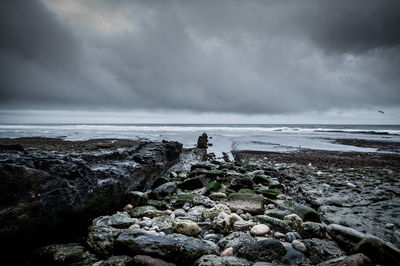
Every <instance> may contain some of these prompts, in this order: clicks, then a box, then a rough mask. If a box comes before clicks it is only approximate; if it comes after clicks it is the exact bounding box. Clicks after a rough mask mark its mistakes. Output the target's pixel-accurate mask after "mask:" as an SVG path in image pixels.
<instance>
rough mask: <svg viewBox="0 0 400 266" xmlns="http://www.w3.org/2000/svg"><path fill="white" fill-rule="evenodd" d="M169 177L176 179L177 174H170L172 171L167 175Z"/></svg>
mask: <svg viewBox="0 0 400 266" xmlns="http://www.w3.org/2000/svg"><path fill="white" fill-rule="evenodd" d="M169 177H170V178H177V177H178V174H177V173H176V172H172V171H171V172H170V173H169Z"/></svg>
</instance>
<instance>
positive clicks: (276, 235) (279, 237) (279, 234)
mask: <svg viewBox="0 0 400 266" xmlns="http://www.w3.org/2000/svg"><path fill="white" fill-rule="evenodd" d="M274 237H275V238H277V239H281V238H284V237H285V235H284V234H282V233H281V232H275V233H274Z"/></svg>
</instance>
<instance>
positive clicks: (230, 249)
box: [220, 247, 233, 257]
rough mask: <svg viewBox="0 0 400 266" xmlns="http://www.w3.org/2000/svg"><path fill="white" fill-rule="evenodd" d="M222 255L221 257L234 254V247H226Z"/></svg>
mask: <svg viewBox="0 0 400 266" xmlns="http://www.w3.org/2000/svg"><path fill="white" fill-rule="evenodd" d="M220 256H221V257H225V256H233V247H229V248H227V249H225V250H224V251H222V252H221V254H220Z"/></svg>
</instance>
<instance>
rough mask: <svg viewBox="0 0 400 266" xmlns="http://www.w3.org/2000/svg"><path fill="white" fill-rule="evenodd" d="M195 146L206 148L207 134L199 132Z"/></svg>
mask: <svg viewBox="0 0 400 266" xmlns="http://www.w3.org/2000/svg"><path fill="white" fill-rule="evenodd" d="M197 148H199V149H207V148H208V136H207V134H206V133H203V134H201V136H199V138H198V140H197Z"/></svg>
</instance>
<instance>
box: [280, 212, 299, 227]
mask: <svg viewBox="0 0 400 266" xmlns="http://www.w3.org/2000/svg"><path fill="white" fill-rule="evenodd" d="M283 220H286V221H292V222H295V223H296V224H298V225H299V224H301V223H302V222H303V220H302V219H301V218H300V217H299V216H298V215H297V214H288V215H286V216H285V217H283Z"/></svg>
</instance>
